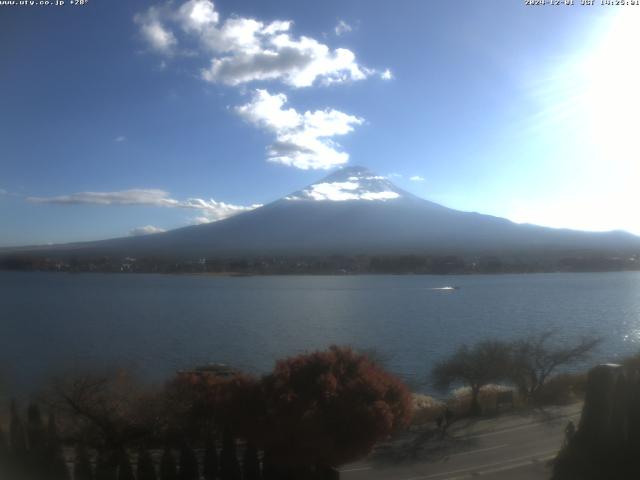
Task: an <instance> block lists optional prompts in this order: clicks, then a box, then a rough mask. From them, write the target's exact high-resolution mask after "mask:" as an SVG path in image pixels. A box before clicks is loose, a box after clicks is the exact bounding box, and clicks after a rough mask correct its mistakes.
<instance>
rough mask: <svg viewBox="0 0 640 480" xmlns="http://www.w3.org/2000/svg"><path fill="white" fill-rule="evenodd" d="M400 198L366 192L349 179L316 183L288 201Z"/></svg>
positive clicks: (387, 193) (386, 191) (389, 192)
mask: <svg viewBox="0 0 640 480" xmlns="http://www.w3.org/2000/svg"><path fill="white" fill-rule="evenodd" d="M399 196H400V195H399V194H398V193H396V192H392V191H390V190H384V191H369V190H366V188H363V187H362V185H361V184H360V183H359V182H356V181H351V179H349V181H348V182H324V183H316V184H314V185H311V186H310V187H309V188H307V189H305V190H302V192H300V193H299V194H297V195H294V196H290V197H286V199H287V200H315V201H323V200H329V201H332V202H344V201H348V200H369V201H373V200H393V199H394V198H398V197H399Z"/></svg>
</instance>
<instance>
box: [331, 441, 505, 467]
mask: <svg viewBox="0 0 640 480" xmlns="http://www.w3.org/2000/svg"><path fill="white" fill-rule="evenodd" d="M508 446H509V444H508V443H505V444H504V445H495V446H493V447H487V448H479V449H477V450H469V451H468V452H460V453H454V454H451V455H446V456H445V458H453V457H461V456H462V455H472V454H474V453H481V452H489V451H491V450H497V449H498V448H504V447H508ZM371 469H373V466H372V465H362V466H358V465H354V466H353V467H351V468H347V469H344V470H342V469H341V470H340V472H344V473H346V472H362V471H364V470H371Z"/></svg>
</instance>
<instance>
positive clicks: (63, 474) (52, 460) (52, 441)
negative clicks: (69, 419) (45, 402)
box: [46, 412, 69, 480]
mask: <svg viewBox="0 0 640 480" xmlns="http://www.w3.org/2000/svg"><path fill="white" fill-rule="evenodd" d="M46 457H47V460H46V462H47V469H48V472H49V473H48V476H49V479H50V480H67V479H68V478H69V470H68V468H67V462H66V460H65V458H64V452H63V451H62V442H61V441H60V435H59V434H58V425H57V424H56V417H55V415H54V414H53V412H49V420H48V422H47V443H46Z"/></svg>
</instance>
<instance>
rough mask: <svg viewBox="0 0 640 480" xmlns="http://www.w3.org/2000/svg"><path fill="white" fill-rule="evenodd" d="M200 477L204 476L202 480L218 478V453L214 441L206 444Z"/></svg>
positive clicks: (215, 479)
mask: <svg viewBox="0 0 640 480" xmlns="http://www.w3.org/2000/svg"><path fill="white" fill-rule="evenodd" d="M202 475H203V476H204V480H217V478H218V451H217V449H216V442H215V440H214V439H210V440H209V441H208V442H207V446H206V448H205V450H204V461H203V465H202Z"/></svg>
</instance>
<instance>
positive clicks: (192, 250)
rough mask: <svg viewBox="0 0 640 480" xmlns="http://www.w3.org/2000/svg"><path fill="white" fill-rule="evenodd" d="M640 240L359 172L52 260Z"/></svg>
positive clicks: (513, 248) (636, 245) (629, 245)
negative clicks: (468, 204) (427, 193)
mask: <svg viewBox="0 0 640 480" xmlns="http://www.w3.org/2000/svg"><path fill="white" fill-rule="evenodd" d="M637 249H640V237H635V236H633V235H631V234H628V233H626V232H603V233H592V232H580V231H572V230H564V229H552V228H545V227H538V226H534V225H522V224H515V223H513V222H510V221H509V220H505V219H502V218H497V217H492V216H489V215H481V214H477V213H468V212H460V211H457V210H452V209H449V208H446V207H443V206H441V205H438V204H435V203H433V202H429V201H427V200H424V199H421V198H419V197H416V196H414V195H412V194H410V193H408V192H406V191H404V190H402V189H400V188H398V187H396V186H395V185H393V183H392V182H390V181H389V180H388V179H386V178H384V177H380V176H377V175H375V174H374V173H372V172H370V171H368V170H367V169H365V168H362V167H350V168H344V169H342V170H338V171H336V172H334V173H332V174H330V175H329V176H327V177H326V178H324V179H323V180H322V181H320V182H318V183H315V184H312V185H309V186H308V187H306V188H304V189H302V190H299V191H297V192H294V193H292V194H291V195H288V196H286V197H284V198H282V199H280V200H277V201H275V202H273V203H270V204H268V205H265V206H264V207H261V208H258V209H256V210H253V211H251V212H247V213H243V214H240V215H237V216H235V217H231V218H228V219H225V220H222V221H219V222H215V223H210V224H206V225H198V226H191V227H185V228H180V229H177V230H172V231H169V232H165V233H159V234H153V235H147V236H142V237H133V238H120V239H113V240H104V241H99V242H89V243H82V244H68V245H60V246H57V247H55V248H48V249H47V252H46V253H47V254H69V253H73V254H74V255H122V256H124V255H127V256H136V257H139V256H171V257H189V258H196V257H201V256H229V255H298V254H309V255H326V254H358V253H366V254H382V253H385V254H394V253H438V254H441V253H458V254H459V253H483V252H485V253H486V252H527V253H529V252H531V253H535V252H542V251H544V252H548V251H574V252H575V251H609V252H614V251H615V252H618V251H630V250H637Z"/></svg>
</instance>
